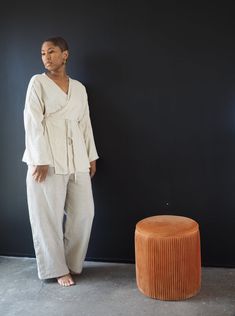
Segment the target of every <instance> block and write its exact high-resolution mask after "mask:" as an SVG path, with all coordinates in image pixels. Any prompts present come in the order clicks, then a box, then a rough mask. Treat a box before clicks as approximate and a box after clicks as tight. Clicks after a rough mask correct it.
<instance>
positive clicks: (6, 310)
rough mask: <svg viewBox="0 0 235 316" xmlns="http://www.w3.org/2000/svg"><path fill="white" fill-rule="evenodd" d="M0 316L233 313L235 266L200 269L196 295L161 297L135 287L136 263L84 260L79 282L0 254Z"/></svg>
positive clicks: (233, 315) (211, 315)
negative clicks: (64, 282)
mask: <svg viewBox="0 0 235 316" xmlns="http://www.w3.org/2000/svg"><path fill="white" fill-rule="evenodd" d="M0 280H1V286H0V316H13V315H17V316H23V315H24V316H28V315H29V316H54V315H56V316H75V315H76V316H91V315H92V316H101V315H102V316H122V315H123V316H142V315H145V316H153V315H154V316H183V315H185V316H235V269H232V268H231V269H229V268H202V287H201V290H200V292H199V294H198V295H196V296H194V297H192V298H190V299H187V300H183V301H174V302H173V301H160V300H155V299H151V298H149V297H147V296H145V295H143V294H142V293H141V292H140V291H139V290H138V288H137V286H136V279H135V265H134V264H123V263H101V262H90V261H87V262H85V265H84V270H83V274H82V275H81V276H80V277H77V278H76V282H77V284H76V285H75V286H72V287H69V288H63V287H60V286H59V285H58V284H57V283H56V282H55V281H49V282H42V281H40V280H39V279H38V277H37V271H36V261H35V259H34V258H15V257H1V256H0Z"/></svg>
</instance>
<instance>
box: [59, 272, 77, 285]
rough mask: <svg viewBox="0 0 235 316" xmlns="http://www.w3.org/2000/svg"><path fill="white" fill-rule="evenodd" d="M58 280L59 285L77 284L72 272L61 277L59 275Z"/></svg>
mask: <svg viewBox="0 0 235 316" xmlns="http://www.w3.org/2000/svg"><path fill="white" fill-rule="evenodd" d="M57 282H58V283H59V285H62V286H71V285H74V284H75V282H74V280H73V278H72V276H71V274H70V273H69V274H66V275H63V276H61V277H58V278H57Z"/></svg>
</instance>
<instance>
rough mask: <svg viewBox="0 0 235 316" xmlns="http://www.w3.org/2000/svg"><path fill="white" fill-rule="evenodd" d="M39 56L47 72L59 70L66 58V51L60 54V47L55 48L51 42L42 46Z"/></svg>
mask: <svg viewBox="0 0 235 316" xmlns="http://www.w3.org/2000/svg"><path fill="white" fill-rule="evenodd" d="M41 54H42V62H43V64H44V67H45V68H46V69H47V70H49V71H56V70H59V69H60V68H61V67H63V66H64V64H65V61H66V60H67V58H68V51H67V50H66V51H63V52H62V51H61V49H60V47H58V46H55V45H54V44H53V43H52V42H44V43H43V44H42V49H41Z"/></svg>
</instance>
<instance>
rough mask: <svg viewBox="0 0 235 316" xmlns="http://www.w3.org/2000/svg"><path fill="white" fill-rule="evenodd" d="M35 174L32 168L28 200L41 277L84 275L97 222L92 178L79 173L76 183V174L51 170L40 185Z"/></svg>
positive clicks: (28, 178) (28, 183) (85, 173)
mask: <svg viewBox="0 0 235 316" xmlns="http://www.w3.org/2000/svg"><path fill="white" fill-rule="evenodd" d="M32 172H33V167H32V166H29V168H28V173H27V178H26V183H27V199H28V208H29V217H30V223H31V228H32V234H33V242H34V249H35V255H36V260H37V269H38V277H39V278H40V279H49V278H55V277H59V276H62V275H66V274H67V273H69V271H70V270H71V271H73V272H75V273H81V271H82V268H83V263H84V260H85V256H86V252H87V247H88V242H89V238H90V233H91V228H92V223H93V218H94V202H93V195H92V187H91V179H90V175H89V173H88V172H79V173H77V174H76V179H75V174H70V175H58V174H55V171H54V168H52V167H51V168H49V171H48V175H47V177H46V179H45V181H43V182H41V183H38V182H36V181H35V180H34V179H33V177H32ZM64 214H66V217H65V218H66V220H65V225H64V230H63V221H64Z"/></svg>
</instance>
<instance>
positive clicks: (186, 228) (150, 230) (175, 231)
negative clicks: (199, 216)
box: [136, 215, 198, 237]
mask: <svg viewBox="0 0 235 316" xmlns="http://www.w3.org/2000/svg"><path fill="white" fill-rule="evenodd" d="M136 230H137V231H138V232H140V233H144V234H147V235H148V234H154V235H156V236H158V237H171V236H174V237H175V236H182V235H185V234H188V233H193V232H195V231H197V230H198V223H197V222H196V221H195V220H193V219H191V218H188V217H184V216H176V215H156V216H150V217H147V218H144V219H142V220H141V221H139V222H138V223H137V224H136Z"/></svg>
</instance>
